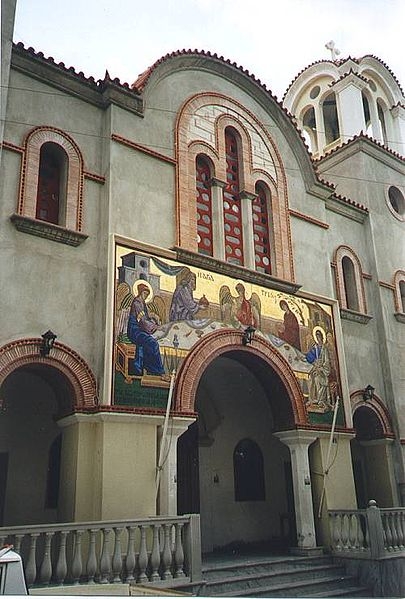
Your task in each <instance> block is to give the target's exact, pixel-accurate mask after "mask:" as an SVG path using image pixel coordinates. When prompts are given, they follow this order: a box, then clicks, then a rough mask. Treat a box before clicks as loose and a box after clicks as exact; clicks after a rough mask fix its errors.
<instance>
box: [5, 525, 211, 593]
mask: <svg viewBox="0 0 405 599" xmlns="http://www.w3.org/2000/svg"><path fill="white" fill-rule="evenodd" d="M6 541H7V542H9V543H10V542H11V543H13V544H14V546H15V549H16V551H18V552H20V553H21V555H22V558H23V562H24V568H25V575H26V580H27V585H28V586H29V587H32V586H45V585H50V584H52V585H62V584H94V583H95V582H99V583H101V584H108V583H120V582H121V583H135V582H139V583H142V584H148V583H151V584H160V585H161V584H163V585H164V586H166V587H170V586H172V585H173V583H174V582H178V579H181V580H183V581H187V580H188V581H190V582H192V581H195V580H200V579H201V540H200V521H199V515H198V514H188V515H184V516H153V517H150V518H136V519H132V520H127V519H125V520H103V521H88V522H64V523H54V524H33V525H29V526H7V527H1V528H0V543H1V542H3V543H4V542H6ZM176 579H177V580H176Z"/></svg>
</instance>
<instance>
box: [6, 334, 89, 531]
mask: <svg viewBox="0 0 405 599" xmlns="http://www.w3.org/2000/svg"><path fill="white" fill-rule="evenodd" d="M41 341H42V340H41V339H22V340H19V341H15V342H12V343H10V344H8V345H6V346H3V347H2V348H0V366H1V374H0V523H1V525H4V526H16V525H25V524H42V523H52V522H57V521H58V520H60V514H59V507H60V488H59V483H60V475H61V461H62V457H61V456H62V452H63V449H62V446H63V439H62V431H61V429H60V428H59V426H58V424H57V422H58V420H59V419H60V418H62V417H64V416H66V415H68V414H71V413H72V412H74V411H75V410H77V409H78V408H79V409H80V408H83V407H85V406H86V405H94V403H95V398H96V393H95V391H96V387H95V380H94V377H93V375H92V374H91V371H90V369H89V368H88V367H87V365H86V364H85V362H84V361H83V360H82V359H81V358H80V356H78V354H76V353H75V352H73V351H72V350H71V349H69V348H68V347H66V346H64V345H62V344H55V346H54V348H53V349H52V351H51V354H50V355H47V356H41V354H40V351H39V348H40V346H41Z"/></svg>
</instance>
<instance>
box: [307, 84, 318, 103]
mask: <svg viewBox="0 0 405 599" xmlns="http://www.w3.org/2000/svg"><path fill="white" fill-rule="evenodd" d="M320 91H321V88H320V87H319V85H315V87H313V88H312V89H311V91H310V92H309V97H310V98H311V99H312V100H315V98H317V97H318V96H319V92H320Z"/></svg>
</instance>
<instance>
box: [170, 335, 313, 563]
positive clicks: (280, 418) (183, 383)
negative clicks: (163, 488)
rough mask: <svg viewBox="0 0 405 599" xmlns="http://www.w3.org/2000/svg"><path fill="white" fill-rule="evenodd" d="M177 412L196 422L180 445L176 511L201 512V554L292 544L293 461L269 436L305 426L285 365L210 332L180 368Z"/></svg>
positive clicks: (263, 350)
mask: <svg viewBox="0 0 405 599" xmlns="http://www.w3.org/2000/svg"><path fill="white" fill-rule="evenodd" d="M176 410H178V411H180V410H181V411H183V413H188V414H190V413H195V414H196V415H197V421H196V423H195V424H194V425H192V426H191V427H190V428H189V430H188V431H187V432H186V433H185V434H184V435H183V436H182V437H180V439H179V443H178V470H177V480H178V485H177V486H178V509H179V512H180V513H186V512H190V511H197V512H200V514H201V529H202V546H203V551H205V552H207V551H212V550H213V549H214V548H218V547H223V546H228V545H229V546H234V545H235V544H236V545H240V544H242V545H245V544H253V545H254V544H257V543H260V544H266V546H267V547H269V546H273V547H277V548H281V547H285V548H286V547H288V546H292V545H296V544H297V538H296V526H295V505H294V493H293V480H292V469H291V456H290V451H289V448H288V447H287V445H285V444H283V443H282V442H281V441H280V440H279V438H277V436H276V435H275V434H274V433H276V432H279V431H288V430H289V431H292V432H293V433H296V432H297V431H296V428H297V427H298V426H300V425H304V424H305V423H306V413H305V407H304V401H303V397H302V393H301V389H300V388H299V386H298V384H297V382H296V379H295V376H294V373H293V371H292V370H291V368H290V366H289V364H288V363H287V362H286V361H285V360H284V359H283V358H282V357H281V356H280V355H279V354H278V353H277V352H276V351H275V350H274V349H273V348H272V347H271V346H270V345H269V344H268V343H266V341H265V340H264V339H262V338H260V337H258V338H255V339H254V341H253V343H252V344H251V345H249V346H248V347H247V346H244V345H243V344H242V334H241V333H239V332H238V331H233V330H231V331H229V330H224V331H219V332H216V333H213V334H212V335H209V336H207V337H206V338H205V339H203V340H202V341H201V342H200V343H199V344H198V346H197V347H196V348H195V350H194V351H193V352H192V353H191V354H190V356H189V357H188V358H187V360H186V361H185V363H184V364H183V368H182V370H181V372H180V373H179V377H178V382H177V390H176Z"/></svg>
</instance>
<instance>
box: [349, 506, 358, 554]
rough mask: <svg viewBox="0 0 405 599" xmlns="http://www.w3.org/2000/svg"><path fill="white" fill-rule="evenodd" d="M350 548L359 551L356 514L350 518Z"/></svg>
mask: <svg viewBox="0 0 405 599" xmlns="http://www.w3.org/2000/svg"><path fill="white" fill-rule="evenodd" d="M349 548H350V549H351V550H352V551H353V550H356V549H357V519H356V514H350V516H349Z"/></svg>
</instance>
